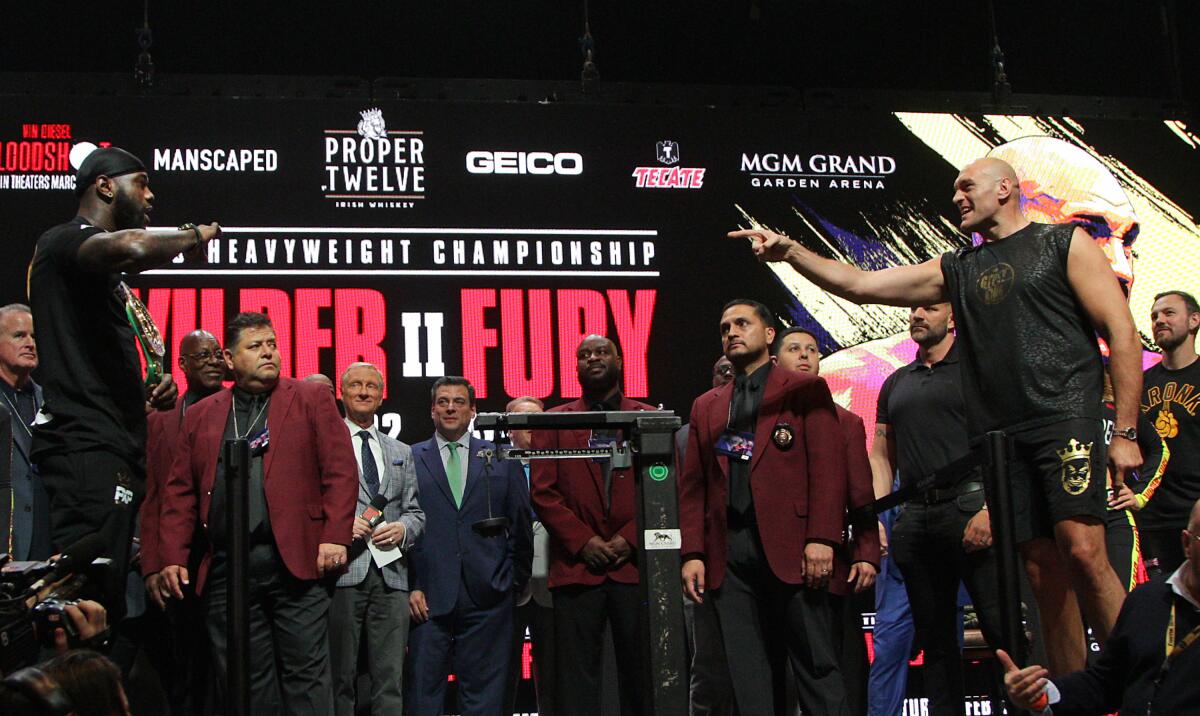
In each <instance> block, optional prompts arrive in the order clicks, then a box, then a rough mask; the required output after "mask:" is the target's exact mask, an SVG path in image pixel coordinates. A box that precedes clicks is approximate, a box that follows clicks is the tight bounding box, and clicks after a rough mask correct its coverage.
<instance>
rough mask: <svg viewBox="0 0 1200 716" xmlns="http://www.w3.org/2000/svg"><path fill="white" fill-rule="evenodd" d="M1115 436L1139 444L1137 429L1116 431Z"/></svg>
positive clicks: (1130, 428) (1129, 428)
mask: <svg viewBox="0 0 1200 716" xmlns="http://www.w3.org/2000/svg"><path fill="white" fill-rule="evenodd" d="M1113 435H1116V436H1117V437H1119V438H1125V439H1126V440H1133V441H1134V442H1137V428H1134V427H1128V428H1121V429H1119V430H1115V431H1113Z"/></svg>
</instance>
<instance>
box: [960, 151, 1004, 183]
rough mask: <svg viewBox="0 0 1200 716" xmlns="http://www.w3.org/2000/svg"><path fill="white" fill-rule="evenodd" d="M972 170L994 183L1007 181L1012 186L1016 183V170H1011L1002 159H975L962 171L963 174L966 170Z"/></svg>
mask: <svg viewBox="0 0 1200 716" xmlns="http://www.w3.org/2000/svg"><path fill="white" fill-rule="evenodd" d="M972 168H973V169H975V170H976V171H978V172H980V173H982V174H985V175H987V176H989V177H991V178H992V179H995V180H996V181H1000V180H1001V179H1008V180H1009V181H1011V182H1013V183H1014V184H1015V183H1017V170H1016V169H1013V168H1012V165H1011V164H1009V163H1008V162H1006V161H1004V160H1003V159H997V158H996V157H984V158H983V159H976V160H975V161H973V162H971V163H970V164H968V165H967V167H966V169H964V170H963V171H964V172H965V171H967V169H972Z"/></svg>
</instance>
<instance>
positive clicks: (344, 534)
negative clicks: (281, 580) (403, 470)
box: [159, 378, 358, 594]
mask: <svg viewBox="0 0 1200 716" xmlns="http://www.w3.org/2000/svg"><path fill="white" fill-rule="evenodd" d="M232 404H233V391H232V390H231V389H226V390H222V391H220V392H219V393H216V394H215V395H211V396H209V397H207V398H205V399H204V400H201V401H200V402H198V403H196V404H194V405H192V407H191V408H189V409H188V411H187V417H186V418H185V419H184V422H183V435H182V436H181V438H180V440H179V441H178V448H177V449H176V450H175V458H174V461H173V463H172V466H171V474H170V477H169V478H168V479H167V484H166V486H165V489H164V491H163V492H164V494H163V497H162V509H161V510H160V512H161V526H160V532H161V538H160V539H161V542H160V547H159V549H160V554H161V559H162V563H163V564H164V565H172V564H178V565H186V564H187V563H188V554H189V552H190V547H191V545H190V542H191V540H192V535H193V533H194V531H195V527H196V523H197V521H199V522H200V524H201V525H202V526H203V528H204V535H203V536H204V537H205V539H206V542H207V544H205V545H203V547H204V550H205V554H204V557H203V559H202V560H201V562H200V568H199V569H198V570H197V574H195V575H193V576H192V583H193V584H195V585H196V593H197V594H200V593H201V591H202V590H203V588H204V578H205V575H206V574H207V572H208V565H209V562H210V561H211V559H212V547H211V544H212V540H211V538H209V536H208V535H207V529H208V510H209V505H210V502H211V500H212V490H213V483H214V482H215V481H216V470H217V457H218V455H219V453H220V451H221V450H222V447H223V446H222V438H223V437H224V435H225V423H226V421H227V420H228V419H229V410H230V408H231V407H232ZM267 427H268V428H269V429H270V431H271V432H270V444H269V446H268V448H267V453H266V456H265V457H264V459H263V490H264V491H265V492H266V497H267V509H268V510H269V512H270V516H271V531H272V532H273V533H274V535H275V543H276V544H277V545H278V546H279V554H280V555H281V556H282V557H283V563H284V565H286V566H287V568H288V571H289V572H291V573H292V575H293V576H295V577H296V578H297V579H317V548H318V545H320V544H322V543H330V544H341V545H349V544H350V537H351V531H350V530H351V527H352V525H353V524H354V509H355V506H356V502H357V498H358V464H357V463H356V462H355V459H354V448H353V447H352V446H351V443H350V433H349V432H347V431H346V424H345V422H343V421H342V418H341V416H340V415H339V414H338V411H337V406H336V405H335V403H334V402H333V396H332V395H330V394H329V389H328V388H326V387H324V386H321V385H317V384H316V383H306V382H304V381H300V380H293V379H291V378H280V379H279V384H278V385H277V386H275V391H274V393H273V394H272V396H271V404H270V407H269V408H268V409H267Z"/></svg>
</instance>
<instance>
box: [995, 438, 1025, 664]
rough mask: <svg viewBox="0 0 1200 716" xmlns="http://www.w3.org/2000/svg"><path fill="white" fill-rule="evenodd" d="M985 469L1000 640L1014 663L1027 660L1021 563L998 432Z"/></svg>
mask: <svg viewBox="0 0 1200 716" xmlns="http://www.w3.org/2000/svg"><path fill="white" fill-rule="evenodd" d="M987 446H988V466H987V472H986V473H985V474H986V480H985V485H986V487H987V496H988V509H989V510H990V511H991V518H992V544H993V545H994V546H995V550H996V561H997V564H996V568H997V569H996V572H997V581H998V582H999V587H1000V631H1001V635H1000V638H1001V639H1002V640H1003V642H1004V643H1003V644H1002V645H1001V646H1002V648H1003V649H1004V650H1005V651H1007V652H1008V653H1009V654H1010V655H1012V658H1013V661H1015V662H1016V663H1018V664H1024V663H1025V659H1026V656H1027V654H1026V643H1025V625H1024V623H1023V621H1022V618H1021V562H1020V559H1019V558H1018V553H1017V534H1016V519H1015V515H1013V504H1012V484H1011V483H1010V482H1009V479H1008V457H1009V441H1008V436H1007V435H1005V434H1004V433H1003V432H1001V431H999V430H995V431H992V432H989V433H988V434H987Z"/></svg>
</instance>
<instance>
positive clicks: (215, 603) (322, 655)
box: [204, 544, 332, 716]
mask: <svg viewBox="0 0 1200 716" xmlns="http://www.w3.org/2000/svg"><path fill="white" fill-rule="evenodd" d="M315 556H316V555H314V558H315ZM249 574H250V704H251V711H252V712H253V713H254V716H284V715H285V714H286V716H329V714H330V712H331V705H332V685H331V676H330V668H329V639H328V636H329V635H328V624H329V621H328V616H329V602H330V599H331V593H332V588H331V585H330V584H327V583H324V582H318V581H311V580H302V579H296V578H295V577H293V576H292V575H291V573H290V572H288V570H287V567H285V566H284V564H283V559H282V558H281V557H280V556H279V552H278V550H277V549H276V547H275V545H274V544H257V545H254V546H253V547H251V549H250V565H249ZM227 584H228V563H227V562H226V560H225V557H224V553H217V555H216V556H214V558H213V561H212V565H211V568H210V569H209V575H208V582H207V584H205V587H204V602H205V605H206V607H207V613H208V616H207V623H208V637H209V640H210V642H211V644H212V651H213V667H214V669H215V672H216V673H215V675H216V680H217V684H218V689H217V691H218V694H219V696H218V698H219V703H223V700H224V693H225V686H226V684H225V676H226V666H225V664H226V661H225V657H226V654H227V653H228V645H227V642H226V629H227V622H228V617H227V614H226V605H227V601H226V598H225V597H226V595H225V590H226V585H227Z"/></svg>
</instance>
